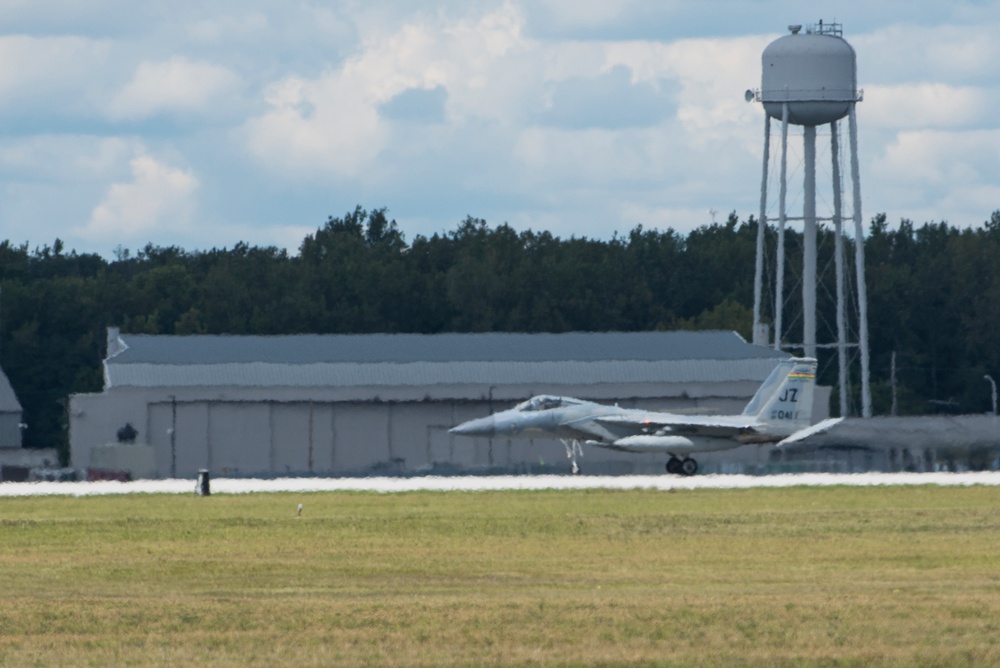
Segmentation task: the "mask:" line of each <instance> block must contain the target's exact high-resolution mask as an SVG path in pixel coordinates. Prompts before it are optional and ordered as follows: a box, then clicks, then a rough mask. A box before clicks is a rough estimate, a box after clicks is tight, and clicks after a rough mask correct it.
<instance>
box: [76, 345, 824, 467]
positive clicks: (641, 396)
mask: <svg viewBox="0 0 1000 668" xmlns="http://www.w3.org/2000/svg"><path fill="white" fill-rule="evenodd" d="M107 351H108V352H107V357H106V359H105V361H104V375H105V389H104V391H103V392H101V393H99V394H79V395H73V396H71V397H70V403H69V435H70V451H71V458H72V465H73V466H75V467H79V468H84V467H89V466H91V465H92V462H91V459H92V457H91V453H92V451H93V449H94V448H96V447H101V446H104V445H107V444H109V443H113V442H115V441H116V436H117V433H118V432H119V430H121V429H122V428H123V427H125V426H126V425H131V427H132V429H134V430H135V433H136V438H135V439H134V441H135V443H136V444H148V445H151V446H152V447H153V450H154V458H155V463H156V475H157V476H159V477H171V476H180V477H191V476H193V475H196V473H197V471H198V470H199V469H202V468H207V469H209V470H210V471H211V472H212V473H213V474H218V475H236V476H242V475H352V474H354V475H358V474H377V473H413V472H432V471H433V472H441V473H446V472H457V471H468V470H491V471H496V472H501V471H508V472H516V471H527V470H532V471H538V470H545V471H549V472H563V471H564V470H565V469H566V468H567V467H566V461H565V451H564V448H563V446H562V444H560V443H559V442H558V441H555V442H554V441H549V440H539V441H537V442H531V441H528V442H520V441H514V442H509V441H499V440H497V441H478V440H475V439H469V438H465V437H455V436H452V435H451V434H449V433H448V429H449V428H450V427H452V426H453V425H456V424H459V423H460V422H463V421H465V420H468V419H471V418H474V417H480V416H483V415H488V414H489V413H492V412H494V411H496V410H501V409H505V408H510V407H511V406H513V405H514V404H516V403H518V402H520V401H523V400H525V399H527V398H529V397H531V396H535V395H538V394H556V395H564V396H573V397H579V398H581V399H590V400H592V401H598V402H604V403H612V402H614V403H618V404H620V405H622V406H625V407H640V408H648V409H675V410H676V409H685V410H692V411H697V412H717V413H736V412H739V411H740V410H742V408H743V406H744V405H745V404H746V402H747V401H749V399H750V397H751V396H752V395H753V394H754V392H755V391H756V390H757V388H758V386H759V384H760V382H762V381H763V380H764V378H765V377H766V376H767V375H768V374H769V373H770V371H771V370H772V369H773V368H774V365H775V364H776V363H777V361H778V360H779V359H783V358H785V357H787V355H786V354H784V353H780V352H777V351H774V350H772V349H769V348H761V347H757V346H751V345H750V344H748V343H746V341H744V340H743V339H742V338H740V337H739V335H737V334H736V333H735V332H725V331H715V332H632V333H622V332H605V333H580V332H575V333H573V332H570V333H565V334H517V333H511V334H499V333H492V334H435V335H419V334H392V335H387V334H372V335H290V336H274V337H262V336H155V335H132V334H122V333H120V332H119V330H118V329H116V328H113V327H112V328H109V329H108V347H107ZM822 415H825V408H824V412H823V414H822ZM822 415H821V416H822ZM126 431H128V430H126ZM123 447H127V446H123ZM585 457H587V458H588V461H589V463H590V470H592V471H593V472H595V473H596V472H600V471H602V470H603V471H604V472H625V473H628V472H641V471H644V470H646V468H644V467H648V468H649V472H654V471H655V472H659V471H660V470H661V468H662V466H663V462H662V461H661V460H662V458H657V457H655V456H651V457H644V456H638V455H632V454H628V453H616V452H612V451H604V450H597V449H588V452H587V454H585ZM708 459H710V458H708ZM595 465H596V466H598V469H594V468H593V467H594V466H595Z"/></svg>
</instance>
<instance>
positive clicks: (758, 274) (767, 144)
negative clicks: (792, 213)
mask: <svg viewBox="0 0 1000 668" xmlns="http://www.w3.org/2000/svg"><path fill="white" fill-rule="evenodd" d="M770 158H771V117H770V116H768V115H767V114H764V167H763V169H762V170H761V171H762V174H761V178H760V216H758V218H757V263H756V265H755V269H754V274H753V332H752V335H753V343H754V345H755V346H766V345H767V343H768V337H767V333H766V331H765V330H764V328H763V327H762V326H761V324H762V323H761V305H762V303H763V300H764V230H765V229H766V228H767V170H768V162H769V160H770Z"/></svg>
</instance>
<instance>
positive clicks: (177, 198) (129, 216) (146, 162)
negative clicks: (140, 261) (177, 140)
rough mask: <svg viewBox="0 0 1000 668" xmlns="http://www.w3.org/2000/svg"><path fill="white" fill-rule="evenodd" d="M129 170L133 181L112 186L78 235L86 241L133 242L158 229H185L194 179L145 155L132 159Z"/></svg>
mask: <svg viewBox="0 0 1000 668" xmlns="http://www.w3.org/2000/svg"><path fill="white" fill-rule="evenodd" d="M129 166H130V168H131V171H132V181H131V182H128V183H113V184H112V185H111V187H110V188H109V189H108V192H107V195H105V197H104V200H103V201H102V202H101V203H100V204H99V205H97V207H95V208H94V210H93V212H92V213H91V215H90V221H89V222H88V223H87V225H86V227H84V228H82V229H78V230H76V233H77V234H79V235H80V236H82V237H85V238H89V239H119V238H122V239H133V238H136V237H138V236H139V235H142V234H148V233H149V232H151V231H154V230H156V229H157V228H160V227H165V228H167V229H173V230H178V229H182V228H184V227H186V226H187V224H188V222H189V220H190V217H191V214H192V213H193V209H194V194H195V191H196V190H197V189H198V185H199V184H198V180H197V179H196V178H195V177H194V175H192V174H191V173H190V172H185V171H183V170H180V169H176V168H172V167H169V166H167V165H165V164H163V163H161V162H158V161H157V160H156V159H154V158H152V157H150V156H148V155H140V156H137V157H135V158H133V159H132V160H131V162H130V163H129Z"/></svg>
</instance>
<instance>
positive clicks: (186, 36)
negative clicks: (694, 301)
mask: <svg viewBox="0 0 1000 668" xmlns="http://www.w3.org/2000/svg"><path fill="white" fill-rule="evenodd" d="M807 4H808V8H807V9H804V6H805V3H801V2H791V1H790V0H789V1H780V0H759V1H752V2H751V1H743V2H735V1H727V0H709V1H706V2H697V3H695V2H680V1H670V0H665V1H660V2H649V1H638V0H631V1H630V0H618V1H615V0H533V1H531V2H528V1H526V0H508V1H503V0H464V1H462V2H459V1H457V0H440V1H438V2H424V3H412V2H402V1H399V0H381V1H380V0H370V1H367V2H358V1H356V0H343V1H331V2H296V1H294V0H293V1H291V2H287V3H274V2H263V1H260V0H216V1H215V2H211V3H204V2H194V1H191V0H173V1H171V2H160V1H158V0H147V1H145V2H134V1H133V0H0V26H2V27H3V28H2V32H0V62H2V63H3V68H2V69H0V238H6V239H10V240H11V241H13V242H15V243H22V242H28V243H29V245H30V246H31V247H35V246H40V245H43V244H51V243H52V242H53V241H54V240H55V239H56V238H57V237H58V238H61V239H62V240H63V241H64V242H65V244H66V246H67V247H69V248H75V249H77V250H79V251H86V252H98V253H101V254H103V255H105V256H110V255H111V254H112V252H113V250H114V249H115V248H116V247H117V246H119V245H120V246H123V247H126V248H131V249H136V248H140V247H142V246H144V245H145V244H146V243H147V242H152V243H154V244H158V245H178V246H181V247H183V248H186V249H188V250H196V249H208V248H212V247H220V248H221V247H232V246H233V245H234V244H236V243H237V242H240V241H245V242H248V243H250V244H256V245H276V246H280V247H287V248H289V249H290V250H292V251H293V252H294V251H295V250H296V249H297V247H298V245H299V244H300V242H301V240H302V238H303V237H304V236H305V235H306V234H308V233H310V232H311V231H313V230H315V229H316V227H317V226H319V225H321V224H322V223H323V222H324V221H325V220H326V218H327V216H328V215H341V214H342V213H344V212H345V211H348V210H351V209H353V208H354V206H355V205H357V204H360V205H362V206H364V207H366V208H376V207H383V206H384V207H387V208H388V210H389V215H390V216H391V217H393V218H395V219H396V220H397V221H398V223H399V224H400V227H401V228H402V230H403V232H404V234H405V235H406V237H407V238H408V239H412V238H413V237H414V236H415V235H417V234H424V235H430V234H433V233H435V232H444V231H448V230H452V229H454V228H455V226H456V225H457V223H458V222H459V221H460V220H462V219H463V218H464V217H465V216H466V215H473V216H476V217H480V218H485V219H486V220H487V221H489V222H490V224H492V225H497V224H500V223H504V222H507V223H509V224H511V225H512V226H514V227H515V228H517V229H527V228H532V229H536V230H540V229H546V230H550V231H551V232H553V233H554V234H556V235H558V236H561V237H569V236H571V235H576V236H588V237H598V238H609V237H610V236H611V235H612V234H613V233H615V232H618V233H624V232H627V231H628V230H630V229H632V228H633V227H635V226H636V225H638V224H642V225H643V226H645V227H647V228H658V229H664V228H667V227H672V228H674V229H676V230H678V231H681V232H687V231H689V230H691V229H693V228H695V227H698V226H700V225H704V224H706V223H710V222H711V221H712V219H713V215H714V217H715V218H716V219H718V220H723V219H724V218H725V217H726V215H727V214H728V212H730V211H733V210H735V211H736V212H737V214H738V215H739V216H740V218H745V217H746V216H748V215H750V214H754V215H756V213H757V210H758V207H759V204H758V202H759V187H760V156H761V153H762V128H763V111H762V109H761V108H760V106H759V105H756V104H747V103H745V102H744V101H743V92H744V91H745V90H746V89H748V88H755V87H757V86H759V83H760V54H761V51H762V50H763V48H764V47H765V46H766V45H767V44H768V43H769V42H770V41H771V40H773V39H775V38H776V37H778V36H780V35H781V34H784V33H785V31H786V26H787V25H788V24H791V23H800V24H811V23H814V22H816V21H817V20H819V19H821V18H822V19H825V20H826V21H828V22H829V21H837V22H840V23H842V24H843V26H844V36H845V38H846V39H847V40H848V41H849V42H850V43H851V44H852V45H853V46H854V48H855V50H856V51H857V54H858V80H859V85H860V86H861V88H863V89H864V101H863V102H862V103H861V104H860V105H859V108H858V123H859V128H860V152H859V153H860V160H861V176H862V197H863V206H862V212H863V216H864V218H865V220H867V219H869V218H870V217H871V216H873V215H874V214H876V213H880V212H884V213H886V214H887V215H888V216H889V220H890V221H892V222H893V223H895V222H896V221H898V220H899V219H900V218H904V217H906V218H911V219H913V220H914V221H916V222H917V223H922V222H924V221H930V220H935V221H940V220H947V221H949V222H950V223H952V224H954V225H958V226H963V227H964V226H974V225H980V224H981V223H982V222H983V221H984V220H986V219H987V218H989V216H990V213H991V212H992V211H994V210H995V209H1000V113H997V109H998V108H1000V67H998V66H997V63H998V62H1000V40H997V39H996V37H995V36H996V35H997V34H1000V2H997V1H989V2H976V1H972V0H965V1H961V0H960V1H957V2H947V3H946V2H933V3H932V2H912V1H910V2H902V1H897V0H887V1H885V2H879V3H872V2H857V1H854V0H843V1H840V2H810V3H807ZM415 6H417V7H418V8H414V7H415ZM804 12H808V13H804ZM797 160H799V158H798V157H797V152H796V150H794V149H793V151H792V155H791V164H792V168H791V170H792V178H793V179H794V178H795V174H796V167H795V165H796V164H797V163H796V161H797ZM822 176H823V174H820V177H821V178H822ZM821 200H822V197H821ZM822 205H823V203H822V201H821V202H820V206H821V207H822ZM770 206H772V205H770V204H769V207H770ZM790 206H792V207H794V206H795V197H794V196H793V197H792V198H791V203H790ZM713 212H714V214H713ZM821 215H822V213H821Z"/></svg>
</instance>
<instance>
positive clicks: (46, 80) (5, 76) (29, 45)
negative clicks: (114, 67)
mask: <svg viewBox="0 0 1000 668" xmlns="http://www.w3.org/2000/svg"><path fill="white" fill-rule="evenodd" d="M110 52H111V45H110V43H109V42H107V41H102V40H91V39H86V38H82V37H72V36H67V37H29V36H24V35H9V36H4V37H0V63H3V67H0V107H5V108H12V109H23V108H24V107H25V106H30V105H32V104H38V103H39V102H40V101H44V102H46V103H47V105H52V104H55V105H57V106H55V107H52V106H48V108H46V109H45V112H46V113H50V114H51V113H57V114H58V113H59V112H60V111H69V110H80V109H81V108H85V107H86V106H87V104H88V103H90V102H91V101H92V98H94V97H95V93H96V92H97V90H99V89H100V85H96V86H95V84H94V82H93V76H94V73H95V72H99V71H101V70H102V69H103V68H104V67H105V66H106V65H107V62H108V58H109V56H110Z"/></svg>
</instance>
